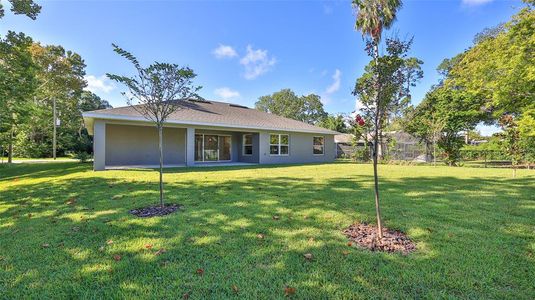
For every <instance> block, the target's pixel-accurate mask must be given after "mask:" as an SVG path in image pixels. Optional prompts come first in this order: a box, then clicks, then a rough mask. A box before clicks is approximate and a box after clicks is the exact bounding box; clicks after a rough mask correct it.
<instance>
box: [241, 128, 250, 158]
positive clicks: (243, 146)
mask: <svg viewBox="0 0 535 300" xmlns="http://www.w3.org/2000/svg"><path fill="white" fill-rule="evenodd" d="M248 135H250V136H251V143H250V144H246V143H245V140H246V138H245V137H246V136H248ZM246 146H251V154H246V153H245V147H246ZM241 150H242V152H241V154H242V155H243V156H253V134H252V133H245V134H243V137H242V148H241Z"/></svg>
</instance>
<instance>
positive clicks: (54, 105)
mask: <svg viewBox="0 0 535 300" xmlns="http://www.w3.org/2000/svg"><path fill="white" fill-rule="evenodd" d="M52 107H53V110H54V112H53V115H54V136H53V137H52V157H53V158H54V160H56V126H57V116H56V98H52Z"/></svg>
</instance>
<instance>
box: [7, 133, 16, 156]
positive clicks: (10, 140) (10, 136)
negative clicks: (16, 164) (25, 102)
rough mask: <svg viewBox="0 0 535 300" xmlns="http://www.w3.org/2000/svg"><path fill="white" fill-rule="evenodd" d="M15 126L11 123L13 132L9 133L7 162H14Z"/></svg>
mask: <svg viewBox="0 0 535 300" xmlns="http://www.w3.org/2000/svg"><path fill="white" fill-rule="evenodd" d="M14 131H15V126H13V125H11V132H10V134H9V145H8V146H7V163H8V164H12V163H13V138H14V136H15V133H14Z"/></svg>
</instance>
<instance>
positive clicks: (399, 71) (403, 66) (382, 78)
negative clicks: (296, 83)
mask: <svg viewBox="0 0 535 300" xmlns="http://www.w3.org/2000/svg"><path fill="white" fill-rule="evenodd" d="M411 43H412V40H411V41H408V42H403V41H400V40H398V39H396V38H393V39H386V52H387V53H386V54H385V55H382V56H379V57H378V58H377V59H374V60H372V61H371V62H370V63H369V64H368V65H367V66H366V67H365V69H364V74H363V75H362V76H361V77H360V78H358V79H357V82H356V84H355V89H354V90H353V94H354V95H355V96H357V97H358V99H359V101H360V102H361V104H362V106H363V108H362V109H361V110H362V111H363V113H364V114H365V115H366V116H368V118H369V119H371V120H373V134H372V137H373V144H372V145H373V152H372V155H373V166H374V181H375V203H376V213H377V221H378V234H379V238H382V226H381V225H382V224H381V221H380V219H381V215H380V206H379V182H378V175H377V160H378V144H379V142H380V140H381V139H380V134H381V132H382V130H383V128H384V127H385V125H386V124H387V121H388V120H389V118H390V117H392V116H393V115H395V114H396V113H397V112H398V111H399V110H400V109H401V108H402V107H403V106H404V105H406V104H407V103H408V102H407V100H406V99H410V90H411V87H413V86H414V85H415V83H416V82H417V81H418V80H419V79H421V76H414V74H416V73H415V72H407V68H409V67H410V66H411V64H412V62H414V61H415V59H414V58H407V52H408V50H409V49H410V46H411ZM368 49H371V47H369V48H368ZM369 54H370V55H373V52H372V51H370V52H369ZM414 67H415V66H414ZM418 67H419V65H418ZM408 74H411V75H410V76H409V75H408Z"/></svg>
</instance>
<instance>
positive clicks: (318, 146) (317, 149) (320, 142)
mask: <svg viewBox="0 0 535 300" xmlns="http://www.w3.org/2000/svg"><path fill="white" fill-rule="evenodd" d="M312 151H313V153H314V155H323V154H324V153H325V152H324V151H325V139H324V138H323V137H322V136H315V137H314V141H313V145H312Z"/></svg>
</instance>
